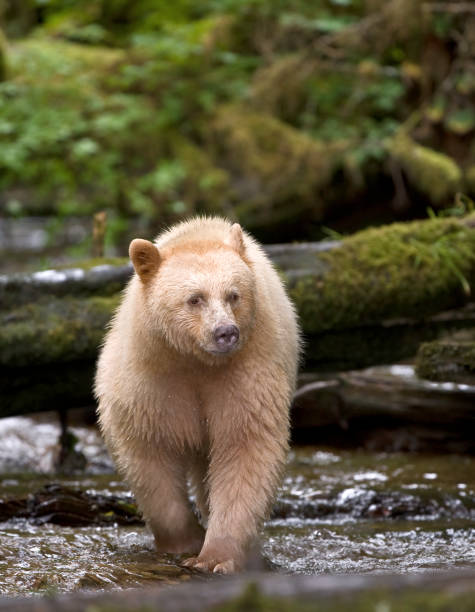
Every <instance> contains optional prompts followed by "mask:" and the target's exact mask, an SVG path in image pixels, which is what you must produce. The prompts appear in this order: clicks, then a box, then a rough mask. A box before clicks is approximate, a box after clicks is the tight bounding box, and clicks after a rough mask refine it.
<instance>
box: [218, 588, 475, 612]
mask: <svg viewBox="0 0 475 612" xmlns="http://www.w3.org/2000/svg"><path fill="white" fill-rule="evenodd" d="M212 610H213V611H214V612H311V611H314V610H318V611H319V612H326V611H328V612H330V611H331V612H340V611H341V612H368V610H391V612H416V611H419V610H427V611H430V612H471V610H473V592H471V593H470V592H469V593H467V592H465V593H463V592H462V593H460V592H457V591H456V590H455V591H454V592H450V591H448V592H444V591H439V592H437V591H431V590H417V589H414V588H411V589H394V590H376V589H371V590H366V589H365V590H362V591H360V592H352V593H348V594H346V595H345V594H343V595H336V596H335V595H332V596H329V595H328V594H327V593H325V594H324V595H323V594H322V595H321V596H319V597H318V598H317V597H316V596H315V595H314V597H313V598H312V599H311V600H310V598H306V597H304V596H301V597H299V596H294V597H274V596H268V595H264V594H262V592H261V591H260V590H259V589H258V587H257V586H255V585H253V584H252V583H251V584H250V585H249V586H248V587H247V589H246V590H245V591H244V593H243V594H242V595H240V596H239V597H238V598H236V599H235V600H234V601H231V602H228V603H226V604H223V605H219V606H216V607H213V608H212Z"/></svg>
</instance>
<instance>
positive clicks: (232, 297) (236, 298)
mask: <svg viewBox="0 0 475 612" xmlns="http://www.w3.org/2000/svg"><path fill="white" fill-rule="evenodd" d="M238 301H239V293H238V292H237V291H231V293H229V295H228V302H230V303H231V304H236V303H237V302H238Z"/></svg>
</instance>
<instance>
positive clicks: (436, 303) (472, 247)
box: [289, 219, 475, 333]
mask: <svg viewBox="0 0 475 612" xmlns="http://www.w3.org/2000/svg"><path fill="white" fill-rule="evenodd" d="M318 257H319V258H320V259H322V260H323V261H324V262H326V264H327V266H328V268H327V271H326V272H325V273H324V274H322V275H313V276H304V277H303V278H296V279H293V280H292V279H289V285H290V294H291V297H292V298H293V300H294V301H295V303H296V305H297V309H298V311H299V314H300V317H301V320H302V324H303V328H304V330H305V332H306V333H319V332H322V331H325V330H338V329H348V328H354V327H360V326H366V325H371V324H374V323H381V322H382V321H384V320H388V319H398V318H408V317H409V318H411V319H416V320H422V319H424V317H426V316H428V315H431V314H434V313H436V312H440V311H443V310H446V309H449V308H455V307H457V306H460V305H463V304H465V303H466V302H467V301H468V299H469V295H470V291H471V289H472V287H473V286H474V285H475V231H474V229H473V228H471V227H470V226H469V225H468V224H466V223H465V222H464V220H452V219H431V220H428V221H416V222H412V223H395V224H393V225H389V226H386V227H382V228H378V229H369V230H365V231H362V232H359V233H357V234H355V235H353V236H351V237H350V238H347V239H345V240H343V241H342V245H341V247H339V248H336V249H333V250H331V251H328V252H325V253H321V254H319V255H318Z"/></svg>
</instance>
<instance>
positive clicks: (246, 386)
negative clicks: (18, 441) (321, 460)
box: [96, 218, 299, 573]
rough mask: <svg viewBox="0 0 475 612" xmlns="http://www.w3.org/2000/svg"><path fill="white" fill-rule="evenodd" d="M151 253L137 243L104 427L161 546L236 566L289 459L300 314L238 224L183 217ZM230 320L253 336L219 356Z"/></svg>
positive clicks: (108, 369)
mask: <svg viewBox="0 0 475 612" xmlns="http://www.w3.org/2000/svg"><path fill="white" fill-rule="evenodd" d="M146 247H147V245H142V244H141V243H139V242H137V244H136V249H138V251H139V255H137V253H134V258H135V259H134V264H137V265H136V268H137V266H139V265H141V262H142V263H143V265H144V268H143V271H144V273H143V275H142V276H139V275H138V274H136V275H134V277H133V278H132V280H131V281H130V283H129V285H128V287H127V289H126V291H125V294H124V298H123V301H122V304H121V306H120V307H119V309H118V311H117V313H116V315H115V317H114V320H113V322H112V324H111V328H110V330H109V332H108V334H107V337H106V341H105V344H104V347H103V350H102V353H101V355H100V359H99V363H98V369H97V376H96V395H97V398H98V400H99V408H98V411H99V422H100V425H101V428H102V431H103V434H104V437H105V439H106V442H107V444H108V447H109V449H110V451H111V453H112V455H113V457H114V459H115V461H116V463H117V466H118V468H119V470H120V471H121V472H122V474H123V475H124V476H125V478H126V479H127V480H128V482H129V484H130V486H131V487H132V489H133V491H134V493H135V496H136V498H137V502H138V504H139V507H140V509H141V510H142V512H143V515H144V517H145V519H146V521H147V523H148V524H149V526H150V528H151V529H152V531H153V533H154V536H155V540H156V544H157V548H158V550H160V551H164V552H174V553H182V552H185V553H191V554H195V555H197V556H196V557H192V558H191V559H190V560H189V561H188V565H192V566H195V567H198V568H200V569H203V570H209V571H217V572H223V573H228V572H232V571H235V570H238V569H240V568H241V567H242V566H243V563H244V560H245V557H246V551H247V550H248V548H249V546H250V544H251V543H252V541H253V540H254V539H255V537H256V535H257V532H258V529H259V526H260V525H261V523H262V521H263V520H264V518H265V517H266V516H267V514H268V511H269V508H270V504H271V502H272V501H273V498H274V495H275V491H276V488H277V486H278V484H279V480H280V477H281V473H282V468H283V465H284V461H285V456H286V452H287V445H288V431H289V419H288V409H289V405H290V401H291V397H292V393H293V391H294V387H295V378H296V370H297V362H298V352H299V340H298V329H297V322H296V316H295V312H294V310H293V307H292V305H291V303H290V302H289V300H288V298H287V296H286V294H285V291H284V289H283V287H282V283H281V282H280V279H279V277H278V275H277V274H276V272H275V271H274V269H273V268H272V265H271V264H270V262H269V261H268V259H267V257H266V255H265V254H264V252H263V251H262V249H261V248H260V246H259V245H258V244H257V243H256V242H255V241H254V240H253V239H252V238H251V237H249V236H248V235H247V234H244V233H242V232H241V230H240V228H239V226H234V227H232V226H231V224H230V223H229V222H227V221H225V220H222V219H203V218H198V219H192V220H190V221H188V222H185V223H182V224H179V225H177V226H175V227H174V228H172V229H171V230H169V231H167V232H165V233H163V234H161V235H160V236H159V237H158V238H157V240H156V242H155V247H156V248H157V249H158V253H159V256H157V257H156V258H155V252H153V253H152V255H153V257H152V259H153V261H152V264H150V265H149V263H148V260H147V257H148V255H147V248H146ZM142 248H143V249H144V254H143V261H142V259H140V257H142V255H141V253H142V251H141V249H142ZM149 248H150V247H149ZM137 262H138V263H137ZM231 286H235V287H238V288H239V293H240V300H239V303H238V305H236V306H230V304H229V303H228V302H227V301H226V299H227V298H226V295H227V293H226V292H227V291H229V288H230V287H231ZM196 287H201V290H202V291H203V292H204V293H205V294H206V295H207V296H208V297H207V301H206V307H203V308H200V310H199V312H197V311H195V310H193V309H190V307H189V306H188V305H187V302H186V299H187V296H188V295H189V294H190V292H192V291H193V290H195V289H196ZM223 317H226V320H228V319H229V320H232V321H234V322H235V323H236V325H237V326H238V327H239V329H240V341H239V342H240V344H239V348H238V349H237V350H236V351H235V352H232V353H231V354H229V355H214V354H212V353H210V352H209V350H210V347H211V348H212V330H213V326H215V325H216V324H217V322H219V321H220V320H222V319H223ZM188 481H190V482H191V485H192V488H193V489H194V491H195V492H196V503H197V506H198V509H199V512H200V514H201V517H202V525H200V524H199V523H198V521H197V519H196V517H195V516H194V514H193V512H192V508H191V505H190V502H189V497H188V485H187V482H188ZM205 526H207V527H206V529H205Z"/></svg>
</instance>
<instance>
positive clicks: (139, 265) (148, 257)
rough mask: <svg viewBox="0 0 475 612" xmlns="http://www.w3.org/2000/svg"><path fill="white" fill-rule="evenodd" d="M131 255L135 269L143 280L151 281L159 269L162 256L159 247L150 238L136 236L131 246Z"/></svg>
mask: <svg viewBox="0 0 475 612" xmlns="http://www.w3.org/2000/svg"><path fill="white" fill-rule="evenodd" d="M129 256H130V259H131V260H132V263H133V264H134V268H135V271H136V272H137V274H138V275H139V276H140V280H141V281H143V282H147V281H149V280H150V279H151V278H152V277H153V276H154V274H155V272H156V271H157V270H158V267H159V265H160V261H161V257H160V253H159V251H158V249H157V247H156V246H155V245H154V244H153V243H152V242H150V241H149V240H142V239H141V238H136V239H135V240H132V242H131V243H130V246H129Z"/></svg>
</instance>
